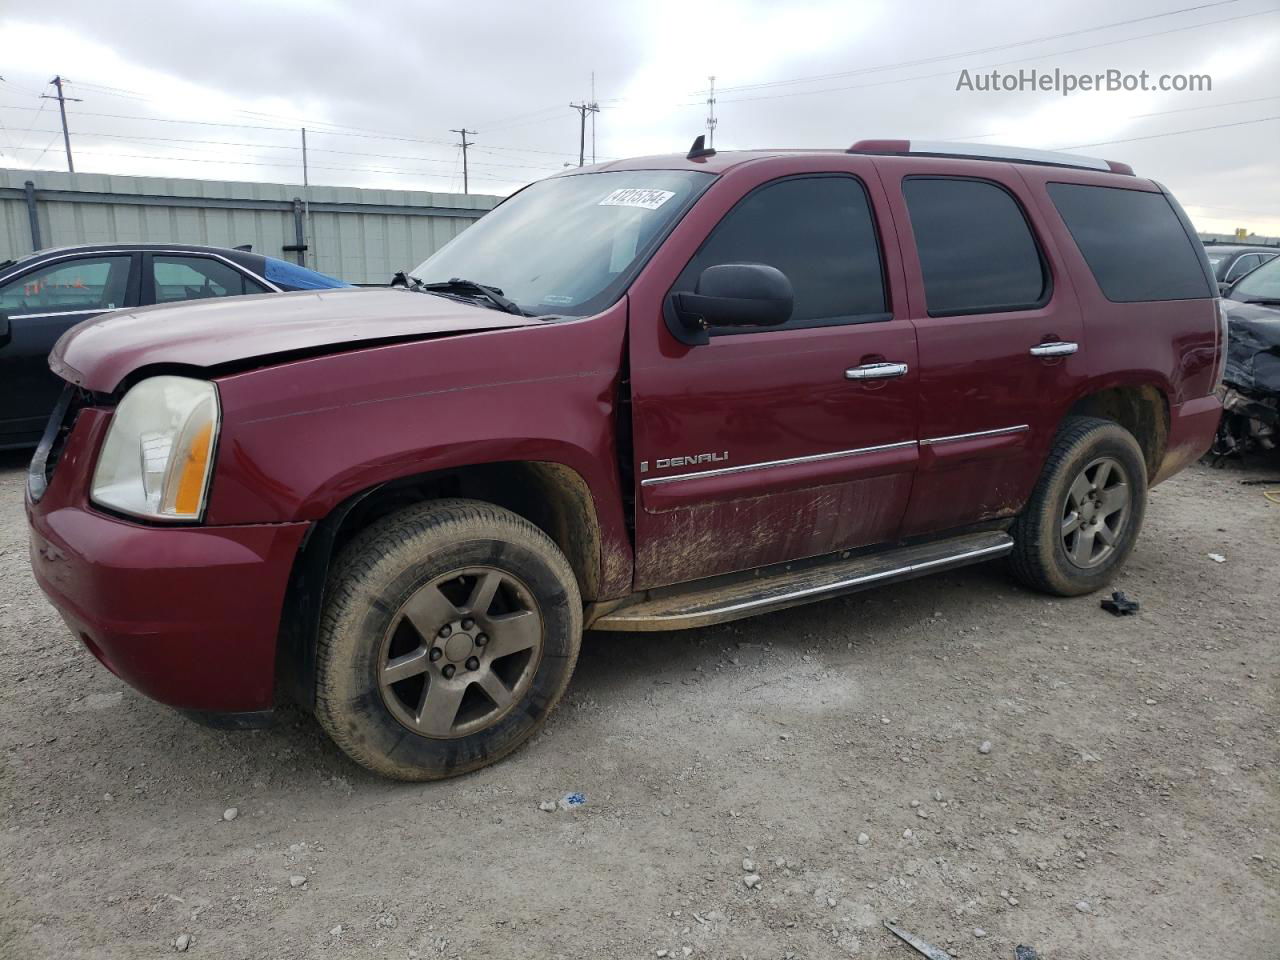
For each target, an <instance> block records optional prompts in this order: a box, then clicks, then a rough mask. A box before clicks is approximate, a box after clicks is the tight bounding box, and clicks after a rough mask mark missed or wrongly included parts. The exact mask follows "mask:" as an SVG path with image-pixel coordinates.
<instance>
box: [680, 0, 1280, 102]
mask: <svg viewBox="0 0 1280 960" xmlns="http://www.w3.org/2000/svg"><path fill="white" fill-rule="evenodd" d="M1277 13H1280V10H1259V11H1257V12H1256V13H1245V14H1241V15H1240V16H1236V17H1224V18H1222V19H1220V20H1206V21H1204V22H1203V23H1195V24H1191V25H1189V26H1185V27H1173V28H1171V29H1169V30H1159V31H1156V32H1155V33H1143V34H1139V35H1138V36H1135V37H1125V38H1123V39H1120V40H1106V41H1103V42H1101V43H1091V44H1088V45H1087V46H1083V47H1073V48H1071V49H1070V50H1053V51H1050V52H1048V53H1037V54H1034V55H1032V56H1029V57H1019V58H1017V59H1014V60H1002V61H1000V62H999V63H987V64H983V65H982V66H981V67H976V68H975V69H976V70H990V69H993V68H995V67H1007V66H1010V65H1012V64H1015V63H1028V62H1031V61H1036V60H1044V59H1046V58H1048V57H1060V56H1064V55H1066V54H1069V53H1083V52H1084V51H1086V50H1099V49H1101V48H1102V47H1114V46H1118V45H1119V44H1123V43H1132V42H1133V41H1135V40H1149V39H1151V38H1152V37H1163V36H1167V35H1169V34H1171V33H1183V32H1185V31H1187V30H1199V29H1201V28H1203V27H1209V26H1214V25H1216V24H1220V23H1234V22H1236V21H1238V20H1248V19H1251V18H1252V17H1266V16H1273V15H1275V14H1277ZM886 69H888V68H887V67H886ZM952 76H955V69H954V68H952V69H950V70H942V71H939V72H937V73H924V74H918V75H916V76H914V77H896V78H894V79H892V80H878V81H876V82H874V83H855V84H851V85H848V86H840V87H822V88H821V89H818V90H793V91H791V92H789V93H774V94H766V95H763V96H759V97H730V98H723V97H722V98H720V99H719V102H720V103H748V102H751V101H755V100H780V99H783V98H785V97H806V96H814V95H817V94H823V93H839V92H842V91H845V90H868V89H870V88H872V87H885V86H892V85H893V84H896V83H911V82H913V81H916V80H932V79H934V78H936V77H952ZM700 104H701V101H694V102H685V103H682V104H680V106H685V107H690V106H698V105H700Z"/></svg>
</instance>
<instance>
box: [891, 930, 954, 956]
mask: <svg viewBox="0 0 1280 960" xmlns="http://www.w3.org/2000/svg"><path fill="white" fill-rule="evenodd" d="M884 925H885V929H887V930H888V931H889V932H890V933H892V934H893V935H894V936H895V937H897V938H898V939H899V940H901V941H902V942H903V943H905V944H907V945H908V946H910V947H914V948H915V950H916V951H917V952H918V953H919V954H920V955H921V956H923V957H928V958H929V960H951V954H949V953H947V952H946V951H945V950H939V949H938V948H937V947H935V946H934V945H933V944H931V943H928V942H927V941H924V940H921V939H920V938H919V937H917V936H916V935H915V934H914V933H908V932H907V931H906V930H903V929H902V928H901V927H895V926H894V925H893V924H892V923H890V922H889V921H888V920H886V921H885V922H884Z"/></svg>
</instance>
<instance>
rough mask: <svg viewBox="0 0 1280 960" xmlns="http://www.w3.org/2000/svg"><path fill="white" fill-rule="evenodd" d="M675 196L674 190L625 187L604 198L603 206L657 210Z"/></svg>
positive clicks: (600, 204) (601, 202)
mask: <svg viewBox="0 0 1280 960" xmlns="http://www.w3.org/2000/svg"><path fill="white" fill-rule="evenodd" d="M674 196H675V192H674V191H672V190H650V189H648V188H646V187H623V188H621V189H620V190H615V191H613V193H611V194H609V195H608V196H607V197H605V198H604V199H603V200H601V201H600V203H599V206H602V207H641V208H643V209H645V210H657V209H658V208H659V207H660V206H662V205H663V204H664V203H666V202H667V201H668V200H670V199H671V198H672V197H674Z"/></svg>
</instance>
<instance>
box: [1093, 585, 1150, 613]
mask: <svg viewBox="0 0 1280 960" xmlns="http://www.w3.org/2000/svg"><path fill="white" fill-rule="evenodd" d="M1141 606H1142V605H1141V604H1140V603H1138V601H1137V600H1130V599H1129V598H1128V597H1126V596H1125V595H1124V593H1123V592H1121V591H1119V590H1116V591H1114V592H1113V593H1112V594H1111V596H1109V597H1107V598H1106V599H1105V600H1103V601H1102V609H1103V610H1105V611H1107V613H1111V614H1114V615H1115V616H1117V617H1124V616H1129V615H1132V614H1135V613H1137V612H1138V610H1139V609H1141Z"/></svg>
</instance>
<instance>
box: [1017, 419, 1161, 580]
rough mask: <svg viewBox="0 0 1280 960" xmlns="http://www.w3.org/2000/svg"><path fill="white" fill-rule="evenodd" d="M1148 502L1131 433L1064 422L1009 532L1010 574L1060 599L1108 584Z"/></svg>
mask: <svg viewBox="0 0 1280 960" xmlns="http://www.w3.org/2000/svg"><path fill="white" fill-rule="evenodd" d="M1146 503H1147V468H1146V463H1145V461H1144V460H1143V457H1142V450H1141V448H1140V447H1139V446H1138V442H1137V441H1136V440H1135V439H1134V437H1133V434H1131V433H1130V432H1129V431H1128V430H1126V429H1125V428H1124V427H1122V426H1120V425H1119V424H1118V423H1115V422H1113V421H1111V420H1102V419H1099V418H1097V417H1071V418H1069V419H1068V420H1067V421H1066V422H1065V423H1064V424H1063V427H1062V430H1061V431H1060V432H1059V434H1058V437H1057V439H1056V440H1055V441H1054V446H1053V450H1052V452H1051V453H1050V454H1049V459H1048V461H1047V462H1046V463H1045V466H1044V471H1043V472H1042V473H1041V475H1040V479H1039V481H1038V482H1037V483H1036V488H1035V491H1034V492H1033V493H1032V494H1031V499H1030V500H1028V501H1027V505H1026V506H1025V507H1024V508H1023V510H1022V513H1021V514H1019V515H1018V519H1017V520H1016V521H1014V525H1013V529H1012V530H1011V531H1010V533H1011V534H1012V536H1013V539H1014V547H1013V552H1012V553H1011V554H1010V565H1011V567H1012V569H1013V573H1014V575H1015V576H1016V577H1017V578H1018V579H1019V580H1021V581H1022V582H1023V583H1025V584H1026V585H1027V586H1029V587H1032V588H1034V589H1036V590H1041V591H1043V592H1045V593H1052V594H1056V595H1058V596H1062V597H1073V596H1079V595H1080V594H1084V593H1091V592H1093V591H1094V590H1097V589H1099V588H1101V587H1103V586H1106V585H1107V584H1108V583H1110V582H1111V579H1112V578H1113V577H1114V576H1115V574H1116V572H1117V571H1118V570H1119V569H1120V567H1121V566H1122V565H1123V564H1124V562H1125V560H1127V559H1128V557H1129V554H1130V553H1131V552H1132V551H1133V546H1134V544H1135V542H1136V541H1137V539H1138V532H1139V531H1140V530H1141V529H1142V518H1143V515H1144V513H1145V512H1146Z"/></svg>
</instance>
